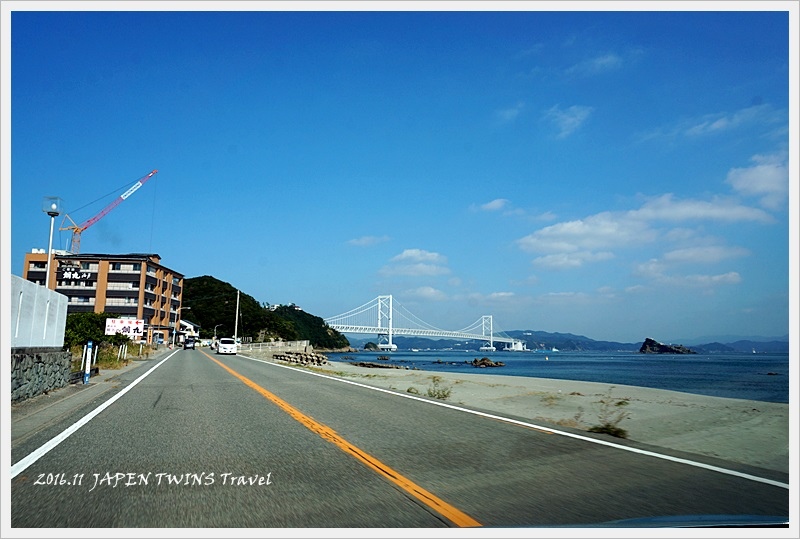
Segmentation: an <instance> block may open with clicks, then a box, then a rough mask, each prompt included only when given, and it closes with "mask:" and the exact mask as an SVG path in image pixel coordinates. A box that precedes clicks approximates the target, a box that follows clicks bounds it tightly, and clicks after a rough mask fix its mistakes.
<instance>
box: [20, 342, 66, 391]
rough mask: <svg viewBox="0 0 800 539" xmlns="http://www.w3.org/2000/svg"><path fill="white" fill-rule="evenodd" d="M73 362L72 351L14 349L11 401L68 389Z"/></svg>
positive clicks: (58, 349) (59, 349)
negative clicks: (63, 388)
mask: <svg viewBox="0 0 800 539" xmlns="http://www.w3.org/2000/svg"><path fill="white" fill-rule="evenodd" d="M71 359H72V355H71V354H70V352H69V351H65V350H62V349H61V348H12V349H11V402H12V403H16V402H20V401H23V400H25V399H30V398H32V397H36V396H38V395H43V394H45V393H48V392H50V391H52V390H54V389H58V388H61V387H66V386H67V385H68V384H69V374H70V361H71Z"/></svg>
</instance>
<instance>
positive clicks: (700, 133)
mask: <svg viewBox="0 0 800 539" xmlns="http://www.w3.org/2000/svg"><path fill="white" fill-rule="evenodd" d="M785 122H786V119H785V113H784V114H781V113H780V112H779V111H777V110H775V109H774V108H773V107H772V106H771V105H769V104H763V105H756V106H752V107H746V108H743V109H739V110H736V111H733V112H719V113H714V114H704V115H702V116H699V117H695V118H688V119H685V120H681V121H679V122H676V123H674V124H672V125H668V126H663V127H659V128H657V129H654V130H652V131H650V132H649V133H645V134H642V135H640V137H639V138H640V139H641V140H652V139H659V138H680V137H686V138H693V139H699V138H702V137H708V136H711V135H718V134H721V133H726V132H730V131H734V130H736V129H739V128H742V127H747V126H763V127H768V128H769V129H770V130H774V126H775V125H776V124H785Z"/></svg>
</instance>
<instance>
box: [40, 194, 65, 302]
mask: <svg viewBox="0 0 800 539" xmlns="http://www.w3.org/2000/svg"><path fill="white" fill-rule="evenodd" d="M61 206H62V204H61V199H60V198H58V197H44V200H43V201H42V211H43V212H45V213H46V214H47V215H49V216H50V240H49V241H48V244H47V274H46V275H45V278H44V286H45V288H50V261H51V260H52V259H53V225H54V223H55V220H56V217H58V215H59V214H60V213H61Z"/></svg>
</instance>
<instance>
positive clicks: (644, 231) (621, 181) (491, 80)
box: [2, 2, 798, 342]
mask: <svg viewBox="0 0 800 539" xmlns="http://www.w3.org/2000/svg"><path fill="white" fill-rule="evenodd" d="M24 4H26V3H25V2H19V3H14V2H4V3H3V10H4V15H7V14H9V13H10V15H11V17H10V22H9V19H8V18H7V17H6V18H5V19H4V24H5V25H6V26H5V27H4V30H6V29H7V28H8V26H10V30H11V32H7V31H5V32H3V34H4V36H3V38H2V39H3V43H2V45H3V56H2V58H3V78H4V79H5V80H6V81H8V80H9V79H10V81H11V83H10V90H9V88H8V86H7V83H4V87H3V89H4V94H3V102H2V104H3V112H4V114H3V115H2V117H3V120H2V121H3V122H4V125H3V129H4V134H9V133H10V137H9V136H4V137H3V155H4V156H5V157H4V159H3V161H4V163H3V194H4V196H3V197H2V198H3V208H2V210H3V214H4V217H3V228H4V230H6V231H10V233H9V234H4V235H3V242H4V243H3V260H4V261H5V262H4V264H5V265H4V267H5V268H6V269H5V271H7V272H10V273H11V274H14V275H22V270H23V261H24V256H25V254H26V253H27V252H29V251H30V250H31V249H32V248H43V249H46V248H47V247H48V239H49V229H50V219H49V217H48V216H47V215H46V214H45V213H44V212H43V211H42V201H43V199H44V197H50V196H54V197H59V198H61V199H62V201H63V208H64V212H65V213H66V214H67V215H69V216H70V218H71V219H73V220H74V221H75V222H76V223H81V222H82V221H85V220H86V219H88V218H90V217H92V216H93V215H95V214H97V213H98V212H100V211H101V210H102V209H103V208H104V207H105V206H106V205H108V204H109V203H111V202H112V201H113V200H114V198H115V197H117V196H119V195H121V194H122V193H123V192H124V191H125V190H126V189H128V188H129V187H130V186H131V185H133V184H134V182H136V180H138V179H139V178H142V177H143V176H145V175H147V174H148V173H149V172H150V171H152V170H158V173H157V174H156V175H155V176H154V177H153V178H152V179H150V180H149V181H148V182H147V183H145V184H144V185H143V186H142V187H141V188H140V189H139V190H138V191H136V192H135V193H134V194H133V195H131V196H130V197H128V198H127V199H126V200H125V201H124V202H122V203H121V204H120V205H119V206H117V207H116V208H115V209H114V210H112V211H111V212H110V213H108V214H107V215H106V216H104V217H103V218H102V219H100V220H99V221H98V222H97V223H96V224H94V225H93V226H91V227H90V228H88V229H87V230H86V231H84V232H83V234H82V240H81V246H80V250H81V252H82V253H113V254H125V253H157V254H158V255H160V256H161V263H162V264H163V265H165V266H167V267H168V268H170V269H173V270H175V271H177V272H179V273H182V274H183V275H184V276H185V277H187V278H190V277H199V276H203V275H210V276H213V277H215V278H217V279H219V280H221V281H224V282H227V283H230V284H231V285H233V286H234V287H236V288H238V289H240V290H241V291H242V292H243V293H246V294H248V295H250V296H252V297H254V298H255V299H256V300H258V301H259V302H262V303H269V304H292V303H293V304H296V305H298V306H300V307H301V308H303V309H304V310H305V311H307V312H309V313H311V314H314V315H316V316H320V317H323V318H327V317H331V316H334V315H338V314H340V313H344V312H347V311H349V310H351V309H354V308H356V307H358V306H360V305H363V304H366V303H368V302H370V301H372V300H373V299H374V298H376V297H377V296H380V295H392V296H393V298H394V301H395V302H397V303H399V304H400V305H402V307H404V308H405V309H407V311H409V312H411V313H413V314H414V315H416V316H417V317H419V319H421V320H423V321H424V322H426V323H428V324H430V325H432V326H435V327H438V328H442V329H447V330H458V329H461V328H465V327H467V326H470V325H471V324H472V323H474V322H475V321H476V320H479V319H480V318H481V317H482V316H483V315H487V314H491V315H492V316H493V322H494V327H495V329H496V330H501V331H511V330H536V331H549V332H563V333H574V334H578V335H583V336H586V337H589V338H592V339H596V340H611V341H619V342H640V341H643V340H644V339H645V338H647V337H651V338H654V339H656V340H659V341H662V342H678V340H679V339H682V340H694V339H702V338H704V337H716V336H765V337H781V336H784V335H786V334H788V333H789V332H790V325H791V323H792V322H793V321H794V322H796V320H797V319H796V316H795V311H796V307H797V306H796V301H795V300H794V299H793V300H791V301H790V287H791V290H792V291H793V295H794V296H796V295H797V293H796V292H797V289H796V288H795V284H794V281H793V279H794V277H796V272H797V266H796V262H795V260H796V256H797V252H796V248H795V247H794V246H795V245H796V243H797V236H796V230H797V226H796V224H797V221H796V209H797V204H796V203H797V194H798V193H797V184H798V182H797V178H798V168H797V161H796V159H797V148H798V140H797V126H798V123H797V105H798V102H797V95H798V91H797V90H798V88H797V69H796V67H791V68H790V66H797V65H798V61H797V57H796V52H797V50H798V46H797V44H798V41H797V22H798V11H797V3H796V2H776V3H771V4H768V5H770V6H773V7H775V6H777V8H778V9H776V10H773V11H756V10H757V9H758V10H763V9H766V8H764V7H763V6H764V5H765V3H762V2H754V3H750V4H747V3H745V4H735V6H736V7H735V8H734V7H731V6H733V4H729V3H718V2H717V3H712V4H703V3H701V2H697V3H691V4H692V5H691V6H690V5H689V3H685V2H684V3H657V4H654V3H650V6H649V7H650V10H648V11H639V12H633V11H626V10H628V9H630V7H631V5H632V4H634V5H636V4H638V5H639V6H641V5H643V4H647V3H630V2H628V3H623V4H621V5H618V6H617V5H615V4H601V3H598V4H597V6H598V7H597V8H593V9H598V11H592V12H587V11H579V10H578V8H577V7H576V5H575V4H572V3H569V2H560V3H557V4H558V9H553V8H552V5H553V4H544V3H541V2H538V3H537V2H512V3H510V4H509V3H503V4H498V3H488V2H486V3H481V2H479V3H476V4H470V6H471V8H473V9H472V10H470V11H465V10H464V9H465V8H463V7H461V8H459V7H458V5H459V3H452V2H446V3H441V4H439V3H435V2H428V3H416V4H412V3H410V2H400V3H394V4H390V3H387V2H359V3H356V4H341V3H321V4H320V3H317V4H306V3H303V2H300V3H292V6H291V7H290V8H289V9H291V10H292V11H287V10H286V9H287V8H286V7H285V5H284V6H283V7H281V5H279V4H275V3H268V2H265V3H261V2H246V3H226V4H225V7H224V8H221V7H220V4H214V3H211V4H207V5H210V6H212V8H213V9H216V10H219V9H227V10H228V11H224V12H223V11H213V10H212V11H204V12H190V11H187V10H188V9H189V8H188V7H187V4H186V3H177V4H171V3H161V2H143V3H136V2H133V3H124V6H125V9H126V10H125V11H118V10H117V9H119V7H118V5H117V6H114V3H113V2H109V3H104V2H92V3H89V4H70V3H51V4H44V5H45V6H46V9H52V10H54V11H25V10H24V9H31V8H30V7H25V8H24V9H23V8H19V7H17V6H21V5H24ZM87 5H90V8H91V9H92V10H93V11H85V9H87V8H86V6H87ZM188 5H191V4H188ZM462 5H463V4H462ZM499 5H503V6H506V8H507V10H506V11H494V10H496V9H500V8H498V7H497V6H499ZM548 5H549V6H551V8H550V9H543V6H544V7H546V6H548ZM508 6H510V8H509V7H508ZM582 6H584V8H585V4H583V5H582ZM600 6H605V8H603V7H600ZM653 6H655V7H653ZM703 6H705V9H706V10H707V11H686V10H687V9H700V8H702V7H703ZM15 7H16V9H14V8H15ZM720 7H725V8H727V9H740V10H739V11H729V12H721V11H718V9H719V8H720ZM638 9H642V8H641V7H639V8H638ZM82 10H83V11H82ZM104 10H105V11H104ZM144 10H149V11H144ZM179 10H180V11H179ZM678 10H681V11H678ZM790 23H791V28H790ZM9 34H10V35H9ZM790 39H791V40H792V43H793V45H794V46H793V47H790ZM790 48H791V50H792V55H793V56H792V57H791V58H790ZM9 111H10V114H6V112H9ZM8 156H10V157H11V159H10V162H9V160H8V159H7V157H8ZM790 157H791V158H792V159H791V160H790ZM790 163H791V164H790ZM790 177H791V178H793V180H792V182H791V188H790V181H789V178H790ZM9 178H10V181H9ZM67 225H69V222H67V221H65V220H64V216H63V215H60V216H59V217H57V218H56V221H55V232H54V236H53V248H54V249H66V248H68V247H69V241H70V239H71V233H70V232H69V231H68V230H60V228H62V227H64V226H67ZM790 225H791V226H790ZM790 240H791V242H790ZM790 245H792V247H791V249H790ZM790 276H791V279H790ZM187 318H190V317H187Z"/></svg>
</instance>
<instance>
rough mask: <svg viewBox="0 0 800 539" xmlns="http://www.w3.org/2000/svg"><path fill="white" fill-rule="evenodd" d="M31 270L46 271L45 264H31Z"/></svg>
mask: <svg viewBox="0 0 800 539" xmlns="http://www.w3.org/2000/svg"><path fill="white" fill-rule="evenodd" d="M31 269H47V262H31Z"/></svg>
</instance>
